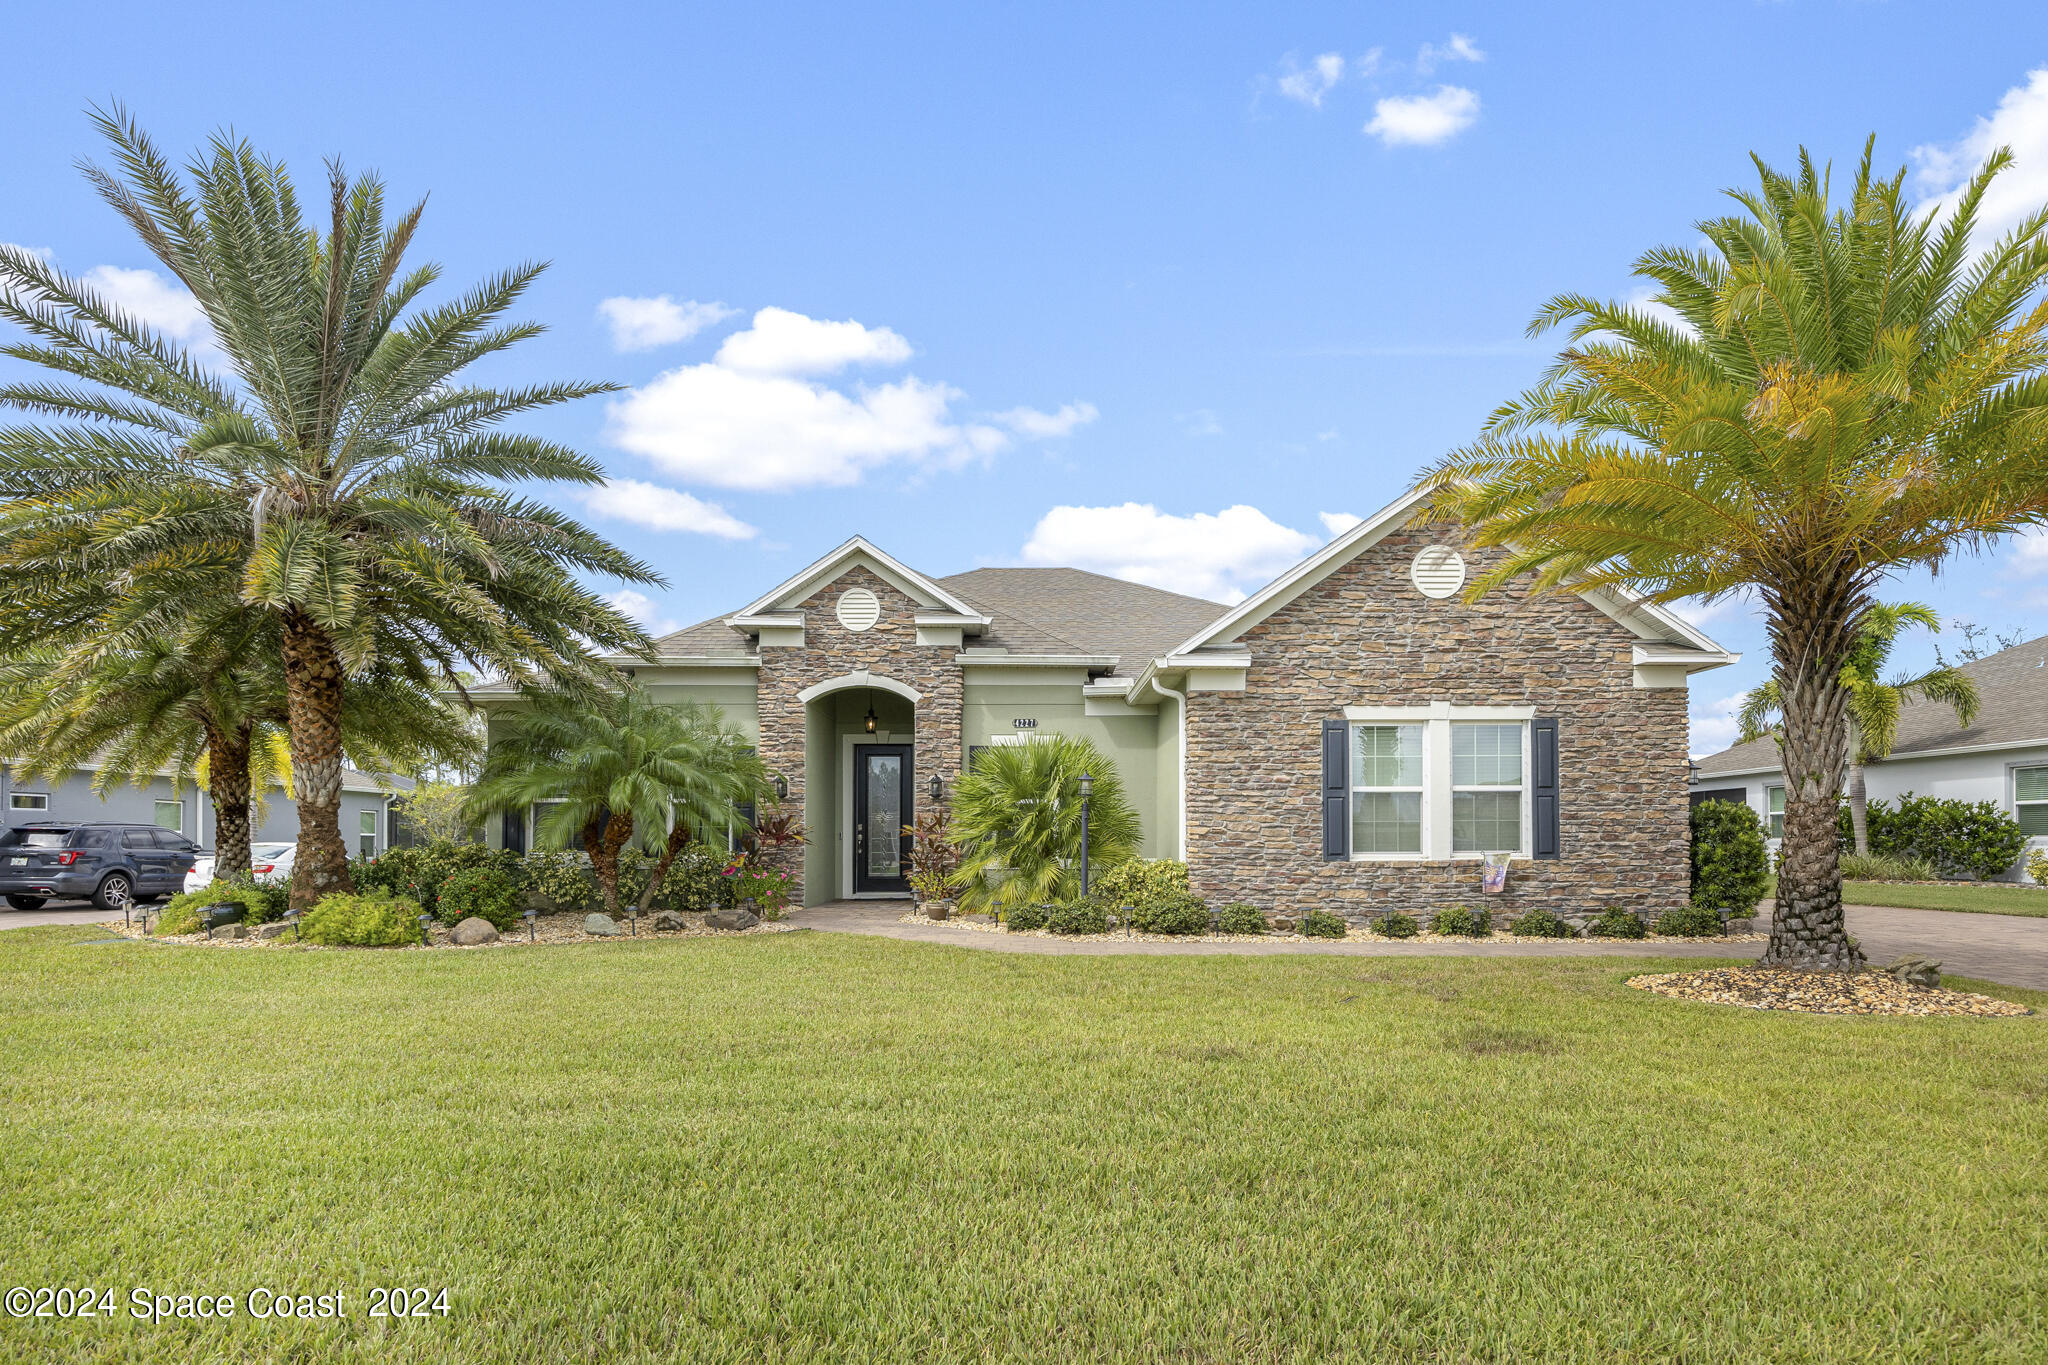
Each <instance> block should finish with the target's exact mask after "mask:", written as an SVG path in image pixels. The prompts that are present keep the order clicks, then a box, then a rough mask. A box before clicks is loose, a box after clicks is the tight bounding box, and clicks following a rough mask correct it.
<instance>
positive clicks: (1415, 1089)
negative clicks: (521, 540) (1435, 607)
mask: <svg viewBox="0 0 2048 1365" xmlns="http://www.w3.org/2000/svg"><path fill="white" fill-rule="evenodd" d="M99 936H100V932H99V931H96V930H92V929H62V928H52V929H23V930H15V931H10V932H7V933H5V934H0V1047H4V1049H5V1056H6V1057H7V1065H6V1067H5V1070H4V1072H0V1077H4V1079H0V1086H4V1100H5V1103H4V1104H0V1143H4V1151H5V1153H6V1161H7V1174H8V1179H7V1181H6V1182H5V1184H4V1186H0V1266H4V1267H5V1275H4V1279H5V1282H6V1284H8V1285H36V1284H43V1283H49V1284H72V1285H80V1284H92V1285H102V1286H104V1285H111V1286H114V1287H115V1288H116V1289H117V1291H118V1297H119V1298H120V1300H121V1304H122V1307H123V1309H124V1310H125V1306H126V1295H127V1293H128V1291H129V1289H130V1288H131V1287H134V1286H142V1287H146V1288H148V1289H150V1290H153V1291H155V1292H159V1293H173V1294H176V1293H200V1292H208V1293H213V1292H223V1291H225V1292H233V1293H236V1294H238V1295H240V1294H243V1293H245V1292H246V1291H247V1290H248V1289H250V1288H252V1287H254V1286H258V1285H264V1286H269V1287H272V1288H278V1289H288V1290H290V1291H292V1292H299V1293H316V1294H317V1293H331V1292H334V1291H336V1290H339V1291H342V1292H344V1293H346V1294H347V1296H348V1297H347V1301H346V1304H347V1309H348V1312H349V1316H348V1317H346V1318H345V1319H343V1320H341V1321H339V1322H328V1323H320V1322H314V1323H298V1322H283V1321H270V1322H256V1321H251V1320H249V1319H248V1318H247V1317H246V1316H240V1317H238V1318H237V1319H236V1320H234V1321H233V1322H230V1323H227V1324H220V1323H189V1322H187V1323H172V1324H167V1325H156V1326H151V1325H147V1324H144V1323H139V1322H134V1321H131V1320H129V1319H128V1318H127V1317H126V1316H125V1315H124V1316H122V1317H120V1318H118V1319H117V1320H116V1321H112V1322H106V1321H98V1322H91V1323H88V1322H82V1321H69V1322H66V1321H50V1320H44V1321H34V1320H30V1321H12V1320H6V1319H0V1357H4V1358H6V1359H9V1360H31V1359H37V1360H165V1359H206V1360H216V1359H258V1358H260V1359H321V1360H377V1361H389V1360H396V1361H442V1360H446V1361H467V1360H482V1359H507V1360H520V1361H569V1360H576V1361H588V1360H605V1361H614V1360H670V1359H688V1360H691V1361H699V1362H702V1361H738V1360H772V1361H811V1360H849V1361H904V1360H919V1361H948V1360H1014V1359H1035V1360H1082V1359H1104V1358H1114V1359H1120V1360H1124V1359H1128V1360H1162V1361H1163V1360H1174V1361H1210V1360H1230V1361H1239V1360H1247V1361H1261V1362H1270V1361H1296V1360H1301V1361H1306V1360H1326V1359H1368V1360H1369V1359H1385V1360H1403V1361H1407V1360H1442V1361H1454V1360H1455V1361H1472V1360H1481V1361H1508V1360H1514V1361H1522V1360H1537V1359H1578V1360H1599V1361H1647V1360H1669V1359H1678V1358H1682V1359H1688V1360H1730V1359H1765V1358H1768V1359H1773V1360H1858V1361H1866V1360H1899V1359H1943V1360H1993V1361H2025V1360H2039V1359H2041V1358H2043V1356H2044V1354H2048V1307H2044V1305H2048V1173H2044V1170H2043V1168H2042V1166H2041V1163H2040V1154H2041V1152H2042V1151H2043V1150H2048V1021H2044V1020H2043V1019H2042V1018H2040V1017H2033V1018H2027V1019H2022V1020H2015V1021H2004V1022H1995V1021H1981V1020H1938V1019H1891V1020H1883V1019H1845V1018H1817V1017H1807V1016H1794V1015H1783V1014H1769V1013H1759V1012H1751V1011H1746V1010H1738V1009H1726V1008H1716V1007H1711V1006H1702V1005H1694V1004H1688V1003H1686V1002H1682V1001H1676V1000H1670V999H1666V998H1664V997H1661V996H1655V995H1650V994H1647V993H1644V992H1638V991H1632V990H1628V989H1626V988H1625V987H1624V986H1623V985H1622V982H1623V981H1624V979H1625V978H1626V977H1628V976H1630V975H1632V974H1634V973H1636V972H1641V971H1656V970H1671V969H1673V968H1674V967H1676V966H1686V965H1693V966H1697V965H1701V962H1700V960H1699V959H1692V960H1689V961H1688V962H1680V963H1673V962H1670V961H1667V960H1663V959H1654V958H1642V959H1632V960H1626V961H1624V960H1621V959H1547V960H1546V959H1485V958H1436V959H1431V958H1400V959H1393V958H1379V959H1360V958H1340V957H1317V958H1285V959H1279V958H1260V957H1227V956H1219V957H1188V958H1162V957H1036V956H1025V955H1012V954H1006V953H978V952H972V951H967V950H963V949H953V948H947V947H940V946H936V945H928V944H907V943H897V942H891V941H886V940H881V939H864V938H854V937H847V936H838V935H824V934H815V933H799V934H789V935H781V936H775V937H770V938H765V939H764V938H750V939H746V940H738V941H734V940H725V941H715V940H700V941H695V942H675V941H671V942H666V943H660V942H652V943H622V944H604V945H591V946H587V947H569V948H554V949H545V950H538V951H527V950H519V951H494V952H475V953H449V952H436V953H406V952H375V951H363V952H353V953H342V952H304V953H298V952H288V951H287V952H267V951H266V952H248V951H236V950H212V951H209V950H201V949H183V948H173V947H155V946H149V945H106V946H85V944H84V940H87V939H91V938H96V937H99ZM1990 989H1993V990H1994V991H1995V993H1997V994H2001V995H2006V996H2010V997H2013V998H2019V999H2025V1000H2027V1001H2028V1002H2029V1003H2031V1004H2034V1005H2035V1006H2036V1007H2037V1008H2040V1007H2042V1006H2044V1005H2048V996H2043V995H2039V994H2030V993H2027V992H2021V991H2009V990H1998V989H1997V988H1990ZM375 1285H420V1286H428V1287H440V1286H447V1287H448V1288H449V1289H450V1291H451V1293H450V1300H451V1303H452V1306H453V1311H452V1312H451V1313H450V1314H449V1315H448V1316H447V1317H446V1318H439V1317H436V1318H432V1319H429V1320H427V1321H422V1322H391V1321H387V1320H372V1319H369V1318H367V1317H366V1316H364V1312H365V1310H366V1308H367V1300H368V1294H369V1291H370V1288H371V1287H372V1286H375Z"/></svg>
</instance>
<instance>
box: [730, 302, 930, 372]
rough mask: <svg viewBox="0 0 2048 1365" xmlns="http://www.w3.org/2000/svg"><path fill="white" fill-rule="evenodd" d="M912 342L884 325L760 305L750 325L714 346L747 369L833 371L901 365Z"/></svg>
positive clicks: (735, 364) (737, 367)
mask: <svg viewBox="0 0 2048 1365" xmlns="http://www.w3.org/2000/svg"><path fill="white" fill-rule="evenodd" d="M908 359H910V343H909V342H907V341H905V340H904V339H903V338H902V337H900V336H898V335H897V334H896V333H894V332H892V331H890V330H889V329H888V328H887V327H863V326H861V325H860V324H859V323H858V322H854V321H852V320H850V319H849V320H848V321H846V322H824V321H820V320H819V319H817V318H807V317H805V316H804V315H803V314H802V313H792V312H790V311H789V310H788V309H787V308H763V309H762V310H761V311H760V312H758V313H756V314H754V321H753V325H752V326H750V327H748V328H747V330H746V331H744V332H734V333H733V334H732V335H731V336H729V337H727V338H726V339H725V344H723V345H722V346H720V347H719V348H718V356H717V363H718V364H720V365H722V366H724V367H725V368H726V369H728V370H741V371H745V372H747V373H749V374H773V375H798V374H832V373H835V372H837V371H839V370H843V369H845V368H846V367H847V366H848V365H901V364H902V363H903V362H904V361H906V360H908Z"/></svg>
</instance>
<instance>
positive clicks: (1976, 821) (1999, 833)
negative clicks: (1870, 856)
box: [1836, 792, 2027, 881]
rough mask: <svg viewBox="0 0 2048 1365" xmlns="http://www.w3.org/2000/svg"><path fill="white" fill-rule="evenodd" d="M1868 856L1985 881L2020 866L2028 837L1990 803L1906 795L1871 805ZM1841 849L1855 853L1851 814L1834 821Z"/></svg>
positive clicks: (1844, 813) (1845, 811) (1843, 811)
mask: <svg viewBox="0 0 2048 1365" xmlns="http://www.w3.org/2000/svg"><path fill="white" fill-rule="evenodd" d="M1869 813H1870V851H1871V852H1872V853H1879V854H1886V855H1889V856H1891V857H1899V858H1917V859H1920V860H1921V861H1923V862H1926V863H1931V864H1932V865H1933V866H1934V868H1935V870H1936V871H1937V872H1939V873H1940V874H1941V875H1942V876H1944V877H1967V878H1976V879H1977V880H1979V881H1989V880H1990V879H1991V878H1993V877H1996V876H1998V875H2000V874H2001V873H2003V872H2005V871H2006V869H2008V868H2010V867H2011V866H2012V865H2013V864H2014V863H2015V862H2017V861H2019V856H2020V852H2021V850H2023V849H2025V848H2026V846H2027V836H2026V835H2025V834H2023V833H2022V832H2021V831H2020V825H2019V821H2017V820H2015V819H2013V818H2012V817H2011V816H2010V815H2007V814H2006V813H2005V812H2004V811H2002V810H2000V809H1999V808H1998V807H1996V806H1994V805H1992V804H1991V803H1990V802H1989V801H1957V800H1951V799H1945V798H1942V797H1935V796H1915V795H1913V793H1911V792H1907V793H1906V794H1905V795H1904V796H1901V797H1900V798H1899V804H1898V805H1897V806H1893V805H1892V804H1891V803H1890V802H1888V801H1872V802H1871V803H1870V811H1869ZM1836 828H1837V830H1838V831H1839V833H1840V834H1841V838H1842V846H1843V847H1844V848H1849V847H1853V844H1852V843H1851V840H1850V834H1849V808H1848V806H1847V805H1846V804H1845V805H1843V807H1842V809H1841V813H1840V814H1839V815H1838V816H1837V820H1836Z"/></svg>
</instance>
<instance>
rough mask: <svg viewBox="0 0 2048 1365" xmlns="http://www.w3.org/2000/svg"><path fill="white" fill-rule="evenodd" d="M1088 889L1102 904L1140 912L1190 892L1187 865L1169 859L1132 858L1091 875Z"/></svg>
mask: <svg viewBox="0 0 2048 1365" xmlns="http://www.w3.org/2000/svg"><path fill="white" fill-rule="evenodd" d="M1088 892H1089V895H1090V896H1091V897H1092V898H1093V899H1096V900H1100V901H1101V902H1102V903H1103V904H1104V905H1114V906H1125V905H1128V906H1130V907H1131V909H1132V910H1134V911H1143V910H1145V909H1147V908H1148V907H1150V906H1153V905H1159V904H1163V903H1164V902H1166V901H1169V900H1172V899H1174V898H1176V897H1179V896H1186V895H1189V894H1191V893H1190V891H1189V889H1188V865H1187V864H1186V863H1181V862H1175V861H1174V860H1173V859H1171V858H1132V859H1130V860H1129V861H1127V862H1121V863H1118V864H1117V865H1116V866H1115V867H1112V868H1111V869H1109V871H1107V872H1104V873H1102V874H1101V875H1099V876H1097V877H1095V878H1093V879H1092V881H1091V883H1090V885H1089V887H1088Z"/></svg>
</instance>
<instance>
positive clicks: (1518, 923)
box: [1508, 910, 1578, 938]
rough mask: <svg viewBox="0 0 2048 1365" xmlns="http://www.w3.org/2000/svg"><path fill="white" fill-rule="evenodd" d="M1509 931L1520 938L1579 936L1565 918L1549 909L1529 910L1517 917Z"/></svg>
mask: <svg viewBox="0 0 2048 1365" xmlns="http://www.w3.org/2000/svg"><path fill="white" fill-rule="evenodd" d="M1508 932H1509V933H1511V934H1514V935H1516V936H1517V937H1519V938H1577V937H1578V932H1577V931H1576V930H1574V929H1573V928H1572V926H1571V925H1570V924H1569V923H1567V922H1566V921H1565V919H1564V918H1563V917H1562V916H1560V915H1557V914H1555V913H1553V912H1551V911H1549V910H1529V911H1525V912H1524V913H1523V914H1521V915H1519V916H1517V917H1516V919H1515V922H1514V923H1513V924H1511V925H1509V926H1508Z"/></svg>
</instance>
